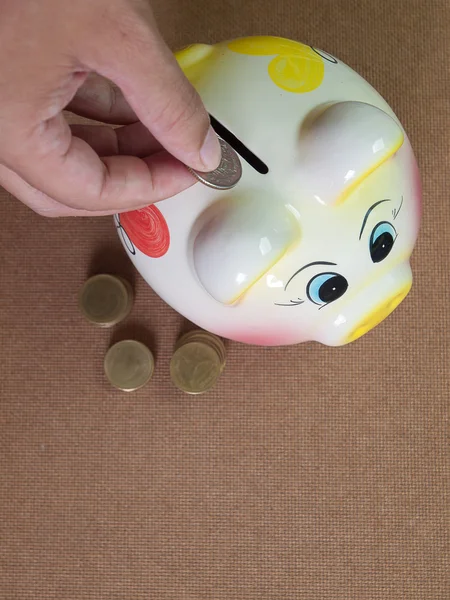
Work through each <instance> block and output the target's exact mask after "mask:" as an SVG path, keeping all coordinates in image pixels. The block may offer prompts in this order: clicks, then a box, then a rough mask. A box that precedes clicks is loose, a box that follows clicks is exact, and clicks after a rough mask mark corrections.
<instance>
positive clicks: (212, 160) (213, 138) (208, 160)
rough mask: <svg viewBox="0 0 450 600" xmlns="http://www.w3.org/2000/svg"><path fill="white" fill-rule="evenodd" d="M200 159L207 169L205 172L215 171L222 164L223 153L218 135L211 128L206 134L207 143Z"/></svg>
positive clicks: (202, 149) (201, 151)
mask: <svg viewBox="0 0 450 600" xmlns="http://www.w3.org/2000/svg"><path fill="white" fill-rule="evenodd" d="M200 158H201V160H202V163H203V165H204V167H205V171H206V172H208V171H214V169H217V167H218V166H219V164H220V160H221V158H222V152H221V150H220V144H219V140H218V139H217V134H216V132H215V131H214V129H213V128H212V127H210V128H209V130H208V133H207V134H206V138H205V141H204V142H203V146H202V148H201V150H200Z"/></svg>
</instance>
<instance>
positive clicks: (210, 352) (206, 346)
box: [170, 330, 226, 394]
mask: <svg viewBox="0 0 450 600" xmlns="http://www.w3.org/2000/svg"><path fill="white" fill-rule="evenodd" d="M225 362H226V350H225V346H224V343H223V342H222V340H221V339H220V338H218V337H217V336H215V335H213V334H211V333H207V332H206V331H202V330H196V331H190V332H189V333H186V334H185V335H183V336H182V337H181V338H180V339H179V340H178V342H177V344H176V346H175V351H174V353H173V355H172V359H171V361H170V376H171V379H172V382H173V384H174V385H175V386H176V387H177V388H178V389H179V390H182V391H183V392H185V393H187V394H203V393H204V392H207V391H209V390H210V389H211V388H212V387H214V385H215V383H216V382H217V380H218V379H219V377H220V375H221V373H222V371H223V369H224V367H225Z"/></svg>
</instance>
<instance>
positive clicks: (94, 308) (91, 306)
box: [78, 274, 133, 327]
mask: <svg viewBox="0 0 450 600" xmlns="http://www.w3.org/2000/svg"><path fill="white" fill-rule="evenodd" d="M78 303H79V307H80V311H81V313H82V314H83V315H84V317H85V318H86V319H87V320H88V321H89V322H90V323H92V324H93V325H97V326H98V327H112V326H113V325H117V323H120V321H123V319H125V318H126V317H127V316H128V315H129V314H130V311H131V308H132V306H133V290H132V288H131V285H130V284H129V283H128V281H126V280H125V279H122V278H121V277H116V276H114V275H106V274H102V275H94V277H91V278H90V279H88V280H87V281H86V283H85V284H84V285H83V287H82V289H81V291H80V295H79V301H78Z"/></svg>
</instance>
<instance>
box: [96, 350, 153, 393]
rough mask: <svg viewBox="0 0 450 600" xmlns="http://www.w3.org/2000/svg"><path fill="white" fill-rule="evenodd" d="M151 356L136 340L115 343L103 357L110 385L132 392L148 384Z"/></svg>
mask: <svg viewBox="0 0 450 600" xmlns="http://www.w3.org/2000/svg"><path fill="white" fill-rule="evenodd" d="M154 367H155V363H154V359H153V354H152V353H151V352H150V350H149V349H148V348H147V346H144V344H141V342H137V341H136V340H123V341H122V342H117V344H114V346H111V348H110V349H109V350H108V352H107V353H106V356H105V361H104V368H105V374H106V377H107V379H108V381H109V382H110V384H111V385H113V386H114V387H116V388H118V389H119V390H122V391H124V392H133V391H134V390H138V389H139V388H141V387H143V386H144V385H145V384H146V383H148V382H149V381H150V379H151V377H152V375H153V371H154Z"/></svg>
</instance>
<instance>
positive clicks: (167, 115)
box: [80, 2, 221, 171]
mask: <svg viewBox="0 0 450 600" xmlns="http://www.w3.org/2000/svg"><path fill="white" fill-rule="evenodd" d="M137 4H138V7H139V11H138V10H136V9H135V8H132V5H131V3H130V4H129V5H128V8H127V11H129V12H131V13H132V14H131V15H130V14H127V15H126V16H127V18H124V15H123V14H121V13H119V12H117V13H116V14H114V13H113V14H112V15H111V17H110V22H109V25H106V26H105V27H104V28H102V29H103V31H102V33H101V35H98V31H97V32H96V36H91V38H90V39H91V40H92V39H93V40H94V41H93V42H92V44H95V45H92V44H91V45H88V46H86V45H85V46H84V48H83V49H82V54H83V55H84V56H81V57H80V58H81V60H82V61H83V63H84V64H86V65H87V66H88V67H89V68H90V69H93V70H95V71H96V72H97V73H99V74H101V75H103V76H104V77H107V78H108V79H110V80H111V81H113V82H114V83H115V84H116V85H117V86H119V87H120V89H121V90H122V92H123V94H124V96H125V98H126V99H127V101H128V103H129V105H130V106H131V108H132V109H133V110H134V112H135V113H136V115H137V117H138V118H139V120H140V121H141V122H142V123H143V124H144V125H145V126H146V127H147V128H148V129H149V130H150V132H151V133H152V135H153V136H154V137H155V138H156V139H157V140H158V141H159V142H160V144H161V145H162V146H163V147H164V148H165V149H166V150H167V151H168V152H170V153H171V154H172V155H173V156H175V157H176V158H177V159H178V160H180V161H181V162H183V163H185V164H186V165H188V166H189V167H191V168H193V169H197V170H199V171H212V170H214V169H215V168H217V166H218V165H219V163H220V158H221V151H220V145H219V143H218V140H217V135H216V134H215V132H214V130H213V129H212V127H211V125H210V120H209V116H208V113H207V111H206V109H205V107H204V105H203V103H202V101H201V99H200V96H199V95H198V93H197V91H196V90H195V89H194V87H193V86H192V85H191V83H190V82H189V81H188V79H187V78H186V76H185V75H184V73H183V71H182V70H181V68H180V66H179V65H178V63H177V61H176V59H175V57H174V55H173V54H172V52H171V51H170V49H169V48H168V46H167V45H166V43H165V42H164V40H163V38H162V36H161V34H160V32H159V31H158V28H157V25H156V23H155V20H154V18H153V14H152V12H151V9H150V8H149V7H148V5H147V3H146V2H145V3H144V2H138V3H137ZM133 6H134V5H133ZM133 11H135V12H133ZM85 39H86V38H85ZM118 48H120V49H121V50H120V52H118V51H117V49H118ZM111 57H114V59H113V60H112V59H111Z"/></svg>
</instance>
